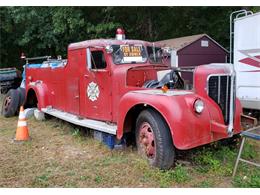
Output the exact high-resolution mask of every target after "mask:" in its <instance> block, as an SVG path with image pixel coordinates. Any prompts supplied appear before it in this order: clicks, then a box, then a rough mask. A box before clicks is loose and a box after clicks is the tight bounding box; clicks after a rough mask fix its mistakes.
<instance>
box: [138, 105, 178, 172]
mask: <svg viewBox="0 0 260 195" xmlns="http://www.w3.org/2000/svg"><path fill="white" fill-rule="evenodd" d="M135 135H136V145H137V149H138V152H139V153H140V154H141V155H142V156H144V157H145V158H146V159H147V160H148V161H149V163H150V165H152V166H155V167H158V168H160V169H169V168H170V167H172V166H173V164H174V158H175V149H174V146H173V142H172V136H171V134H170V130H169V128H168V125H167V124H166V123H165V121H164V119H163V118H162V116H161V115H160V114H158V113H157V112H155V111H153V110H151V109H147V110H144V111H142V112H141V113H140V115H139V116H138V118H137V122H136V134H135Z"/></svg>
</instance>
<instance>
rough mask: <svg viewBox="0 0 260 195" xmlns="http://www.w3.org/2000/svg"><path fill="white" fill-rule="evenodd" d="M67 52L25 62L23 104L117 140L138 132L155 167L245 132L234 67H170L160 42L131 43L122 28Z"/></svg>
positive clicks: (142, 151)
mask: <svg viewBox="0 0 260 195" xmlns="http://www.w3.org/2000/svg"><path fill="white" fill-rule="evenodd" d="M67 56H68V59H67V60H62V59H59V60H52V59H47V60H46V61H44V62H43V63H41V64H32V63H29V62H28V63H27V64H26V68H25V75H26V79H25V83H26V85H25V88H26V94H27V95H26V102H25V106H26V107H37V108H38V111H39V113H45V114H48V115H52V116H55V117H57V118H60V119H62V120H65V121H68V122H70V123H73V124H76V125H79V126H83V127H87V128H90V129H94V130H98V131H100V132H105V133H109V134H111V135H115V136H116V138H117V139H118V140H120V139H122V138H123V136H124V135H125V134H127V133H130V134H133V135H134V136H135V140H136V145H137V149H138V151H139V152H140V154H141V155H143V156H144V157H145V158H147V159H148V161H149V163H150V164H151V165H152V166H156V167H159V168H161V169H168V168H170V167H171V166H172V165H173V164H174V160H175V149H176V148H177V149H179V150H186V149H190V148H194V147H197V146H201V145H203V144H208V143H211V142H214V141H217V140H220V139H224V138H229V137H232V136H233V135H235V134H238V133H239V132H240V131H241V127H240V122H241V121H240V116H241V113H242V109H241V105H240V102H239V100H238V99H237V98H236V95H235V91H234V87H235V83H234V81H235V72H234V70H233V68H232V67H233V66H232V65H230V64H209V65H202V66H198V67H196V68H195V69H183V70H182V69H178V68H171V67H168V66H167V65H164V64H163V62H162V61H163V50H162V48H160V45H155V44H153V43H150V42H146V41H139V40H127V39H125V35H124V30H123V29H120V28H119V29H117V34H116V38H115V39H98V40H87V41H83V42H78V43H72V44H70V45H69V46H68V55H67ZM27 60H29V59H27ZM183 71H192V72H193V74H194V86H193V87H192V88H188V87H187V86H186V85H185V83H184V82H183V80H182V78H181V73H182V72H183Z"/></svg>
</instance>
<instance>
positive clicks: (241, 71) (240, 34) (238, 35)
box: [234, 13, 260, 110]
mask: <svg viewBox="0 0 260 195" xmlns="http://www.w3.org/2000/svg"><path fill="white" fill-rule="evenodd" d="M234 67H235V70H236V75H237V77H236V93H237V96H238V98H239V99H240V100H241V103H242V106H243V107H244V108H248V109H257V110H260V13H256V14H252V15H248V16H245V17H240V18H237V19H235V20H234Z"/></svg>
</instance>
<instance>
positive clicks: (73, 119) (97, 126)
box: [41, 108, 117, 135]
mask: <svg viewBox="0 0 260 195" xmlns="http://www.w3.org/2000/svg"><path fill="white" fill-rule="evenodd" d="M41 110H42V112H44V113H46V114H49V115H52V116H55V117H57V118H59V119H62V120H64V121H67V122H70V123H73V124H75V125H79V126H82V127H87V128H90V129H94V130H98V131H102V132H106V133H109V134H113V135H116V130H117V125H115V124H108V123H106V122H102V121H98V120H92V119H86V118H79V117H78V116H77V115H74V114H70V113H68V112H63V111H60V110H57V109H54V108H42V109H41Z"/></svg>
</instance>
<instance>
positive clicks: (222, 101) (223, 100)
mask: <svg viewBox="0 0 260 195" xmlns="http://www.w3.org/2000/svg"><path fill="white" fill-rule="evenodd" d="M230 88H231V76H229V75H217V76H215V75H214V76H210V77H209V79H208V96H209V97H211V98H212V99H213V100H214V101H215V102H216V103H217V104H218V105H219V107H220V109H221V111H222V114H223V117H224V121H225V124H226V125H227V124H229V113H230Z"/></svg>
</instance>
